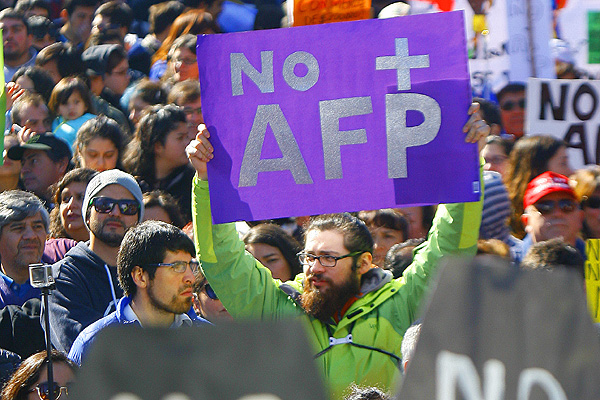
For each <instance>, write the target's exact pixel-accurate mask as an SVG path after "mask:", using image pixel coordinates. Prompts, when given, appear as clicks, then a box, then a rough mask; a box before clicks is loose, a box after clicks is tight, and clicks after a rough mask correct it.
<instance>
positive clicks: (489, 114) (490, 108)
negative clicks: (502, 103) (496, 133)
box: [473, 97, 502, 126]
mask: <svg viewBox="0 0 600 400" xmlns="http://www.w3.org/2000/svg"><path fill="white" fill-rule="evenodd" d="M473 102H475V103H479V110H481V113H482V114H483V119H484V120H485V122H487V123H488V125H492V124H496V125H500V126H502V119H501V117H500V107H499V106H498V104H496V103H494V102H492V101H489V100H486V99H482V98H481V97H473Z"/></svg>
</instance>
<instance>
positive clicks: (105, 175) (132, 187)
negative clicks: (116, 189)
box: [81, 169, 144, 229]
mask: <svg viewBox="0 0 600 400" xmlns="http://www.w3.org/2000/svg"><path fill="white" fill-rule="evenodd" d="M114 184H117V185H121V186H123V187H124V188H125V189H127V190H129V192H130V193H131V194H132V195H133V197H134V198H135V199H136V200H137V202H138V203H139V204H140V212H139V213H138V222H140V221H141V220H142V218H143V217H144V202H143V201H142V189H140V185H138V183H137V182H136V180H135V178H134V177H133V176H131V175H129V174H128V173H126V172H123V171H121V170H118V169H110V170H108V171H103V172H100V173H99V174H97V175H96V176H94V177H93V178H92V180H91V181H90V183H88V185H87V187H86V189H85V197H84V198H83V204H82V207H81V215H82V216H83V222H84V223H85V226H86V227H87V228H88V229H90V227H89V226H88V224H87V216H88V215H87V214H88V210H89V208H90V207H89V205H90V202H91V201H92V199H93V198H94V196H96V194H98V192H99V191H101V190H102V189H104V188H105V187H107V186H108V185H114Z"/></svg>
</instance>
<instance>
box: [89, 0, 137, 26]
mask: <svg viewBox="0 0 600 400" xmlns="http://www.w3.org/2000/svg"><path fill="white" fill-rule="evenodd" d="M94 15H102V16H104V17H107V18H110V23H111V24H118V25H119V26H121V27H124V28H127V29H128V30H129V27H130V26H131V23H132V22H133V11H131V7H129V6H128V5H127V4H126V3H124V2H120V1H109V2H107V3H104V4H102V5H101V6H100V7H98V9H97V10H96V13H95V14H94Z"/></svg>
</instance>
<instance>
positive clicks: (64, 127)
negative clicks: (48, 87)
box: [48, 77, 95, 147]
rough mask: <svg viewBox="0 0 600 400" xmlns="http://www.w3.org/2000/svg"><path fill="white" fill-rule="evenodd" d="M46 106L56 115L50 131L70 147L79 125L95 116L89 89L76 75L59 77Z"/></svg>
mask: <svg viewBox="0 0 600 400" xmlns="http://www.w3.org/2000/svg"><path fill="white" fill-rule="evenodd" d="M48 106H49V108H50V110H51V111H52V112H53V113H54V114H55V115H56V116H57V117H56V119H55V120H54V122H53V123H52V132H53V133H54V135H55V136H56V137H58V138H60V139H62V140H64V141H65V142H67V143H68V144H69V146H71V147H73V143H74V142H75V139H76V137H77V131H78V130H79V128H80V127H81V125H83V123H84V122H85V121H87V120H89V119H92V118H94V117H95V115H94V114H92V113H91V112H92V111H93V110H92V98H91V94H90V89H89V88H88V87H87V85H86V84H85V82H84V81H83V80H82V79H81V78H78V77H67V78H63V79H61V80H60V81H59V82H58V83H57V84H56V86H55V87H54V89H53V90H52V94H51V95H50V103H49V104H48Z"/></svg>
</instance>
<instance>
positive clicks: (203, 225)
mask: <svg viewBox="0 0 600 400" xmlns="http://www.w3.org/2000/svg"><path fill="white" fill-rule="evenodd" d="M192 210H194V212H193V213H192V214H193V215H192V219H193V223H194V241H195V244H196V252H197V253H198V255H199V258H200V261H201V262H202V269H203V271H204V274H205V275H206V278H207V279H208V281H209V282H210V285H211V287H212V288H213V289H214V291H215V293H216V294H217V296H219V299H220V300H221V301H222V302H223V305H224V306H225V308H226V309H227V311H229V313H230V314H231V315H232V316H233V317H234V318H259V319H269V318H279V317H283V316H287V315H290V314H293V315H296V314H297V313H298V312H300V311H301V310H300V309H299V307H297V306H296V304H295V303H294V301H293V300H292V299H291V298H289V297H288V296H287V295H286V294H285V293H284V292H283V291H282V290H280V289H279V284H280V283H281V282H280V281H278V280H274V279H273V277H272V276H271V271H269V270H268V269H267V268H265V267H264V266H262V264H260V263H259V262H258V261H257V260H256V259H255V258H254V257H253V256H252V255H251V254H250V253H248V252H246V250H245V249H244V243H243V242H242V241H241V240H240V238H239V236H238V233H237V231H236V229H235V224H234V223H228V224H216V225H213V224H212V216H211V212H210V198H209V192H208V182H206V181H202V180H200V179H198V177H197V176H196V177H194V182H193V192H192Z"/></svg>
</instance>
